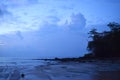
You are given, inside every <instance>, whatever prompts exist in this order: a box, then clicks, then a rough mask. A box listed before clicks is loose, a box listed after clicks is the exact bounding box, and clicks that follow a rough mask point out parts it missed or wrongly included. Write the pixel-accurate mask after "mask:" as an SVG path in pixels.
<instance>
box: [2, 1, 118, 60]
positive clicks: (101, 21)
mask: <svg viewBox="0 0 120 80" xmlns="http://www.w3.org/2000/svg"><path fill="white" fill-rule="evenodd" d="M119 7H120V0H99V1H96V0H1V1H0V57H38V58H39V57H40V58H49V57H79V56H83V55H84V54H85V53H87V52H88V51H87V50H86V47H87V43H88V41H89V38H88V32H89V31H90V30H91V29H92V28H96V29H98V31H103V30H108V27H107V26H106V25H107V24H108V23H109V22H113V21H115V22H118V23H120V10H119Z"/></svg>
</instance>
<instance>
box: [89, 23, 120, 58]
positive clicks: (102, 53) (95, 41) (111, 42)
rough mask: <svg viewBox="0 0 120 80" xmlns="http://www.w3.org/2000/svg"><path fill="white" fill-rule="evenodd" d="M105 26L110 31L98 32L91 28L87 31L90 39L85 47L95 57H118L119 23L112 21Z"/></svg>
mask: <svg viewBox="0 0 120 80" xmlns="http://www.w3.org/2000/svg"><path fill="white" fill-rule="evenodd" d="M107 26H108V27H109V28H110V31H104V32H101V33H100V32H97V30H96V29H92V30H91V31H90V32H89V35H90V38H92V40H91V41H89V42H88V47H87V49H88V50H89V51H90V52H91V54H92V55H93V57H96V58H120V24H118V23H115V22H112V23H109V24H108V25H107ZM89 55H90V54H89Z"/></svg>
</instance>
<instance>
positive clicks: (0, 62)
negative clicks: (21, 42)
mask: <svg viewBox="0 0 120 80" xmlns="http://www.w3.org/2000/svg"><path fill="white" fill-rule="evenodd" d="M42 64H44V61H43V60H32V58H16V57H0V66H20V65H21V66H25V65H26V66H27V65H42Z"/></svg>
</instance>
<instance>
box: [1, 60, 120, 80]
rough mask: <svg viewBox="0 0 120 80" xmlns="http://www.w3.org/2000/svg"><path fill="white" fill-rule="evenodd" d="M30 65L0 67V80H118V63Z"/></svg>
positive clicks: (119, 72)
mask: <svg viewBox="0 0 120 80" xmlns="http://www.w3.org/2000/svg"><path fill="white" fill-rule="evenodd" d="M31 63H32V64H27V63H25V64H20V65H19V63H17V64H14V65H2V66H0V80H120V64H119V63H108V62H107V63H101V62H95V63H91V62H87V63H77V62H66V63H61V62H50V61H49V62H44V63H43V64H39V62H38V63H37V64H34V62H31ZM11 64H12V63H11ZM26 64H27V65H26ZM21 74H24V77H22V76H21Z"/></svg>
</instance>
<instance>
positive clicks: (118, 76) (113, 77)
mask: <svg viewBox="0 0 120 80" xmlns="http://www.w3.org/2000/svg"><path fill="white" fill-rule="evenodd" d="M93 80H120V71H98V72H97V73H96V75H94V77H93Z"/></svg>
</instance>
